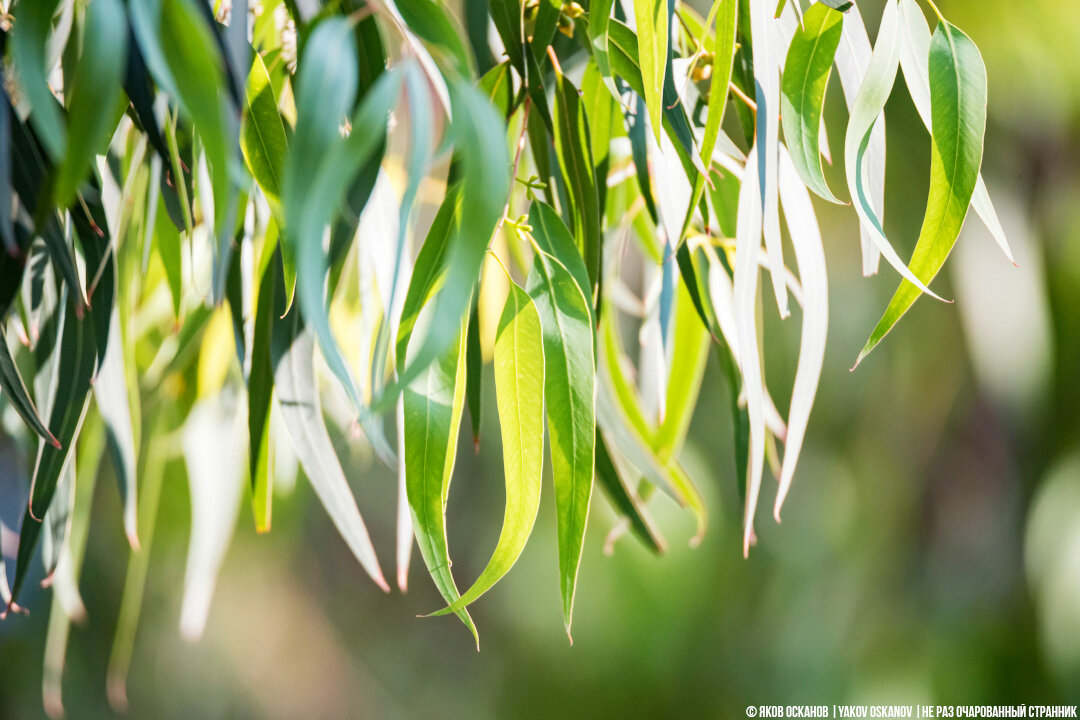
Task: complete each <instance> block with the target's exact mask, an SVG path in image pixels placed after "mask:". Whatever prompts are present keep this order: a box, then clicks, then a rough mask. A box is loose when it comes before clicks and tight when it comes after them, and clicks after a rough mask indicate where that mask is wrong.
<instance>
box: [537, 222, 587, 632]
mask: <svg viewBox="0 0 1080 720" xmlns="http://www.w3.org/2000/svg"><path fill="white" fill-rule="evenodd" d="M529 223H530V225H532V227H533V232H534V234H535V235H536V238H537V245H538V252H537V253H536V257H535V259H534V260H533V266H532V270H531V271H530V272H529V276H528V278H527V280H526V289H527V290H528V292H529V296H530V297H531V298H532V299H533V302H534V303H536V309H537V311H538V312H539V316H540V325H541V327H542V328H543V340H544V353H543V356H544V359H545V372H544V399H545V401H546V408H547V420H548V433H549V434H550V435H551V468H552V472H551V474H552V479H553V481H554V485H555V509H556V513H557V528H558V534H559V578H560V587H561V589H562V610H563V622H564V623H565V625H566V630H567V634H569V632H570V622H571V619H572V616H573V609H574V593H575V590H576V587H577V576H578V568H579V566H580V563H581V553H582V548H583V545H584V541H585V527H586V523H587V522H588V518H589V503H590V500H591V497H592V485H593V469H594V467H595V443H596V410H595V400H594V397H595V386H594V383H595V379H594V378H595V367H596V359H595V354H594V350H593V348H594V346H595V344H596V338H595V335H594V333H593V323H592V313H591V312H590V305H589V302H588V300H587V299H586V295H585V294H584V291H583V289H582V287H581V285H579V281H577V280H575V278H574V273H572V272H571V271H570V270H569V269H568V267H575V269H576V270H577V274H578V275H581V274H583V272H584V270H585V267H584V263H583V262H582V260H581V256H580V255H578V254H577V252H576V248H574V246H573V245H572V239H571V237H570V233H569V231H568V230H567V228H566V226H565V225H563V223H562V221H561V220H560V219H559V216H558V215H557V214H556V213H555V211H554V209H552V208H551V207H550V206H548V205H546V204H544V203H541V202H535V203H533V206H532V208H531V210H530V212H529ZM556 253H557V254H556ZM560 258H562V260H561V259H560ZM586 287H587V286H586ZM542 435H543V433H542V432H541V433H540V434H539V435H538V437H539V436H542Z"/></svg>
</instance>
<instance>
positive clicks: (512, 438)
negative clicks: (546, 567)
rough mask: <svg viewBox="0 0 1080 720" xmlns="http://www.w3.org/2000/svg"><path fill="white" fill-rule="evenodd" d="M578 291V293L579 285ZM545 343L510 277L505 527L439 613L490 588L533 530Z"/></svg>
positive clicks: (502, 370) (500, 339) (500, 374)
mask: <svg viewBox="0 0 1080 720" xmlns="http://www.w3.org/2000/svg"><path fill="white" fill-rule="evenodd" d="M571 284H572V281H571ZM574 292H578V290H577V288H576V287H574ZM586 317H588V315H586ZM544 347H545V345H544V338H543V336H542V333H541V331H540V315H539V313H538V312H537V308H536V307H535V306H534V305H533V302H532V300H530V299H529V295H527V294H526V293H525V291H524V290H522V289H521V288H520V287H519V286H518V285H517V283H515V282H513V281H511V282H510V294H509V295H508V296H507V298H506V305H505V306H504V307H503V312H502V317H501V318H500V319H499V328H498V331H497V333H496V336H495V400H496V402H497V404H498V407H499V426H500V428H501V430H502V451H503V474H504V476H505V479H506V508H505V512H504V514H503V525H502V531H501V532H500V533H499V540H498V542H497V543H496V544H495V551H494V552H493V553H492V554H491V559H490V560H489V561H488V564H487V567H485V568H484V571H483V572H481V573H480V577H478V578H477V579H476V582H475V583H473V585H472V587H470V588H469V589H468V590H466V591H465V592H464V593H463V594H462V596H461V597H460V598H459V599H458V600H455V601H454V602H453V603H451V604H450V606H449V607H447V608H445V609H443V610H440V611H438V612H437V613H434V614H435V615H445V614H446V613H448V612H456V611H458V610H460V609H462V608H464V607H465V606H467V605H469V604H470V603H472V602H474V601H475V600H476V599H477V598H479V597H480V596H481V595H483V594H484V593H485V592H487V591H488V590H490V589H491V587H492V586H493V585H494V584H495V583H497V582H498V581H499V580H500V579H502V577H503V576H504V575H506V573H507V572H509V571H510V568H511V567H513V565H514V563H515V562H517V559H518V557H519V556H520V555H521V551H522V550H524V549H525V543H526V542H527V541H528V539H529V535H530V534H532V528H533V524H534V523H535V522H536V512H537V510H539V508H540V480H541V475H542V471H543V468H544V425H543V422H544V420H543V415H544V394H545V387H544ZM553 442H554V441H553ZM586 509H588V505H587V503H586Z"/></svg>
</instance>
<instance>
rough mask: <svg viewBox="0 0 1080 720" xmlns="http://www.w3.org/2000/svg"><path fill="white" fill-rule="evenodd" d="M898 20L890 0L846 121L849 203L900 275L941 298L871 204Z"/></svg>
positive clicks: (893, 74) (896, 61)
mask: <svg viewBox="0 0 1080 720" xmlns="http://www.w3.org/2000/svg"><path fill="white" fill-rule="evenodd" d="M899 31H900V23H899V14H898V13H897V10H896V1H895V0H889V2H888V4H886V5H885V10H884V12H883V13H882V16H881V27H880V28H879V29H878V37H877V43H876V44H875V45H874V52H873V55H871V57H870V65H869V67H868V68H867V69H866V74H865V75H864V76H863V81H862V85H861V86H860V87H859V94H858V96H857V97H856V98H855V102H854V104H853V105H852V108H851V118H850V119H849V120H848V128H847V136H846V138H845V140H844V164H845V169H846V172H847V183H848V189H849V190H850V192H851V203H852V205H854V206H855V211H856V212H857V213H858V214H859V219H860V220H861V221H862V224H863V226H864V227H865V228H866V230H867V232H868V233H869V235H870V239H871V240H872V241H873V242H874V244H875V245H876V246H877V248H878V250H879V251H880V252H881V254H882V255H884V256H885V259H886V260H887V261H888V262H889V264H890V265H892V266H893V267H894V268H895V269H896V271H897V272H898V273H900V275H902V276H903V277H904V278H905V279H907V280H908V281H909V282H913V283H915V285H916V287H918V288H919V289H920V290H922V291H923V292H927V293H929V294H930V295H932V296H933V297H935V298H937V299H938V300H940V299H941V298H940V297H938V296H937V295H936V294H934V293H933V292H931V291H930V289H929V288H927V287H926V285H925V284H923V281H922V280H920V279H919V278H918V277H916V276H915V274H914V273H913V272H912V271H911V270H910V269H909V268H908V266H907V265H906V264H905V263H904V261H903V260H901V259H900V256H899V255H897V254H896V250H894V249H893V246H892V245H891V244H890V243H889V240H888V239H887V238H886V237H885V230H884V228H883V227H882V217H883V216H884V214H883V212H882V210H881V209H880V208H875V207H874V205H873V199H872V193H873V188H872V186H871V185H870V182H871V178H870V177H869V176H868V174H867V173H868V171H869V160H868V157H867V153H868V152H869V148H870V142H871V140H872V130H873V127H874V123H875V122H877V121H878V118H879V116H880V115H881V114H882V112H883V111H884V109H885V101H886V100H888V99H889V93H890V92H892V86H893V82H894V81H895V80H896V69H897V67H898V66H899V64H900V33H899Z"/></svg>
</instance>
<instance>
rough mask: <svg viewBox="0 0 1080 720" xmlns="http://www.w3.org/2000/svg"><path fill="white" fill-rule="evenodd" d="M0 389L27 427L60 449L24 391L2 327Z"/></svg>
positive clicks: (58, 442) (23, 385) (1, 326)
mask: <svg viewBox="0 0 1080 720" xmlns="http://www.w3.org/2000/svg"><path fill="white" fill-rule="evenodd" d="M0 389H2V390H3V395H4V397H5V398H6V399H7V401H8V403H9V404H10V405H11V406H12V407H13V408H15V411H16V412H18V413H19V415H20V416H21V417H22V419H23V421H24V422H25V423H26V424H27V426H28V427H29V428H30V429H31V430H33V431H34V432H36V433H37V434H38V435H40V436H41V437H42V438H43V439H44V440H45V441H46V442H47V443H49V444H50V445H52V446H53V447H55V448H59V447H60V441H59V440H57V439H56V438H55V437H53V434H52V433H51V432H49V428H47V427H46V426H45V422H44V421H43V420H42V419H41V416H40V415H38V411H37V408H36V407H34V401H33V400H32V399H31V398H30V394H29V393H28V392H27V391H26V385H25V384H24V383H23V379H22V376H21V375H20V374H19V368H18V367H16V365H15V361H14V359H12V357H11V352H10V351H9V349H8V341H7V334H6V333H5V332H4V328H3V325H0Z"/></svg>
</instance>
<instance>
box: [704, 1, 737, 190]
mask: <svg viewBox="0 0 1080 720" xmlns="http://www.w3.org/2000/svg"><path fill="white" fill-rule="evenodd" d="M713 13H716V40H715V43H714V47H713V62H712V74H711V75H710V77H709V103H708V111H707V113H708V114H707V115H706V118H705V134H704V136H703V137H702V140H701V162H703V163H704V164H705V167H709V165H710V164H711V163H712V156H713V151H714V150H715V149H716V140H717V138H718V137H719V136H720V125H721V123H722V122H723V119H724V108H725V107H727V96H728V85H730V84H731V68H732V64H733V63H734V60H735V28H736V26H737V25H738V22H737V20H738V15H739V0H714V2H713V8H712V10H711V11H710V13H709V14H710V15H712V14H713ZM696 194H697V193H695V195H696Z"/></svg>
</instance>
